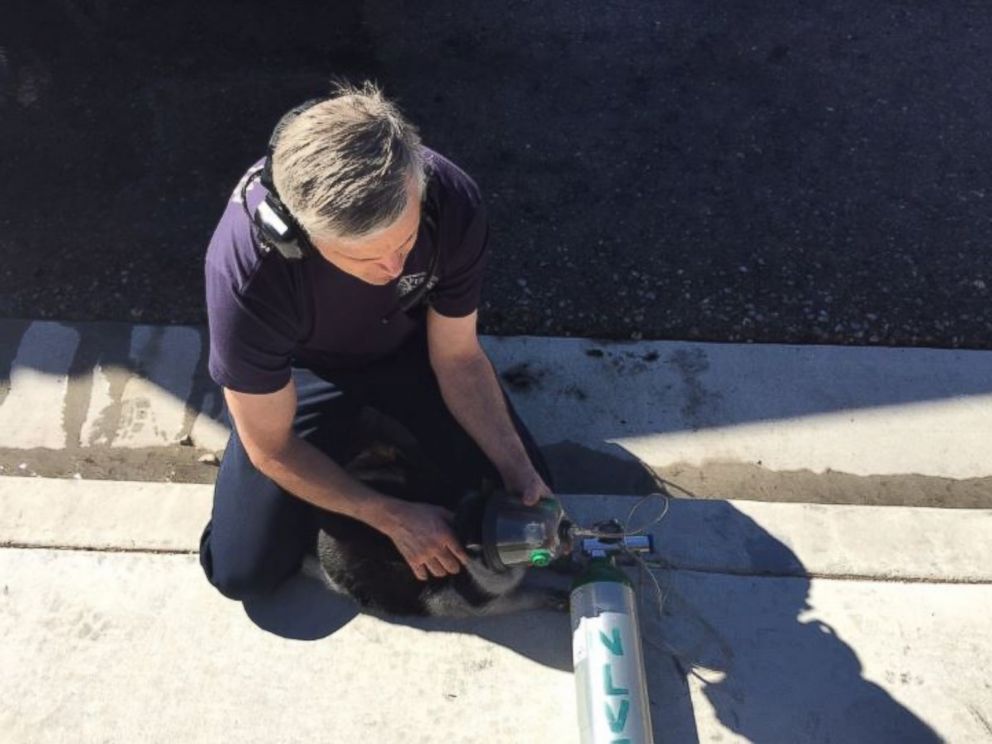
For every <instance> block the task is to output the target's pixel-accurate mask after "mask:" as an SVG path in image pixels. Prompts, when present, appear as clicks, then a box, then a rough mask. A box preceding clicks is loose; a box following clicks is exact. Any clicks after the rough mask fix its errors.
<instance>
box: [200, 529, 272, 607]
mask: <svg viewBox="0 0 992 744" xmlns="http://www.w3.org/2000/svg"><path fill="white" fill-rule="evenodd" d="M210 527H211V526H210V524H207V526H206V528H205V529H204V530H203V536H202V537H201V538H200V566H201V567H202V568H203V573H204V574H205V575H206V577H207V581H209V582H210V583H211V584H212V585H213V587H214V588H215V589H217V591H219V592H220V593H221V594H223V595H224V596H225V597H227V598H228V599H233V600H237V601H244V600H248V599H254V598H256V597H260V596H263V595H265V594H269V593H270V592H272V591H273V590H274V589H275V588H276V587H277V586H278V585H279V583H280V580H279V578H278V577H273V576H271V575H267V574H266V573H265V572H264V571H261V570H259V567H257V566H253V565H250V564H249V563H247V562H241V563H238V562H235V561H229V560H224V559H223V557H221V559H220V560H218V557H217V556H216V555H215V554H214V551H213V548H212V546H211V543H210Z"/></svg>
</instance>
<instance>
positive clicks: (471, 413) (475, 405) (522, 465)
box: [427, 308, 551, 504]
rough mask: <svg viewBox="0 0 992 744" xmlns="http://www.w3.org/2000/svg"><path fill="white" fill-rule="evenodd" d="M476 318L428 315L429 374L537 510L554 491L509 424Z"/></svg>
mask: <svg viewBox="0 0 992 744" xmlns="http://www.w3.org/2000/svg"><path fill="white" fill-rule="evenodd" d="M477 317H478V313H476V312H473V313H472V314H471V315H467V316H465V317H463V318H449V317H446V316H444V315H441V314H440V313H437V312H436V311H434V310H433V308H432V309H429V310H428V314H427V340H428V350H429V353H430V360H431V368H432V369H433V370H434V374H435V375H436V376H437V380H438V385H439V386H440V388H441V395H442V397H443V398H444V402H445V404H446V405H447V406H448V410H450V411H451V414H452V415H453V416H454V417H455V419H456V420H457V421H458V423H459V424H461V425H462V427H463V428H464V429H465V431H467V432H468V433H469V435H470V436H471V437H472V438H473V439H474V440H475V441H476V443H477V444H478V445H479V447H480V448H481V449H482V451H483V452H484V453H485V454H486V455H487V456H488V457H489V459H490V460H491V461H492V463H493V464H494V465H495V466H496V468H497V470H499V472H500V475H501V476H502V477H503V483H504V485H505V486H506V488H507V489H508V490H510V491H513V492H516V493H519V494H520V496H521V498H522V499H523V501H524V503H526V504H535V503H537V501H538V499H539V498H541V497H542V496H545V495H550V494H551V491H550V489H549V488H548V486H547V484H546V483H545V482H544V480H543V479H542V478H541V476H540V475H539V474H538V473H537V471H536V470H535V469H534V465H533V463H532V462H531V461H530V457H529V456H528V454H527V451H526V449H525V448H524V445H523V442H521V441H520V437H519V436H518V435H517V431H516V429H515V428H514V426H513V422H512V420H511V419H510V413H509V411H508V410H507V407H506V401H505V399H504V397H503V390H502V388H501V387H500V384H499V380H497V379H496V372H495V370H493V365H492V363H491V362H490V361H489V357H487V356H486V353H485V351H483V349H482V346H481V345H480V344H479V337H478V334H477V331H476V323H477Z"/></svg>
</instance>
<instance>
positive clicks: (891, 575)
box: [0, 478, 992, 744]
mask: <svg viewBox="0 0 992 744" xmlns="http://www.w3.org/2000/svg"><path fill="white" fill-rule="evenodd" d="M565 500H566V505H567V508H568V509H569V511H570V512H571V513H573V514H574V515H575V516H576V517H577V518H579V519H580V520H582V521H586V520H591V519H593V518H597V517H604V516H618V517H620V518H623V517H625V516H626V514H627V512H628V510H629V508H630V506H631V505H632V504H633V503H634V500H633V499H631V498H629V497H592V496H573V497H565ZM208 509H209V487H207V486H197V485H160V484H147V483H145V484H135V483H125V484H112V483H102V484H96V483H90V482H85V481H83V482H72V481H56V482H51V481H46V480H43V479H25V478H7V479H0V545H3V546H6V547H4V548H3V549H0V572H2V576H3V577H4V578H3V581H2V584H3V588H2V590H0V591H2V597H3V599H2V601H0V639H2V642H0V665H2V668H3V669H4V674H3V675H2V676H0V699H2V700H4V701H5V702H4V704H3V705H2V706H0V740H3V741H5V742H6V741H10V742H14V743H15V744H19V743H20V742H63V741H65V742H69V741H73V742H75V741H80V740H81V741H109V742H118V741H120V742H125V741H126V742H132V741H142V742H146V741H147V742H166V741H168V742H174V741H183V742H214V741H218V740H223V741H244V742H255V741H257V742H271V741H331V742H338V741H340V742H345V741H355V740H357V739H358V738H359V737H363V738H366V739H371V740H376V741H410V742H434V741H456V742H473V743H474V742H479V743H480V744H482V743H483V742H486V743H487V744H491V743H492V742H499V743H502V742H506V743H507V744H516V743H517V742H531V741H549V742H556V743H557V742H562V743H563V744H568V743H570V742H575V741H577V738H576V734H575V707H574V705H575V704H574V697H573V689H572V685H573V681H572V676H571V672H570V670H571V656H570V650H569V643H570V638H569V630H568V622H567V619H566V618H565V617H564V616H560V615H553V614H548V613H525V614H521V615H518V616H515V617H506V618H486V619H482V620H476V621H471V622H466V621H459V622H454V621H430V622H427V621H418V622H404V621H399V620H397V621H394V622H387V621H384V620H380V619H376V618H372V617H369V616H364V615H360V614H358V615H356V613H355V611H354V609H353V608H352V607H351V606H350V605H349V604H348V603H346V602H342V601H339V600H337V599H335V598H333V597H330V596H328V595H326V594H325V593H323V592H322V591H320V590H319V588H318V587H317V586H316V585H314V584H313V583H311V582H310V581H309V580H307V579H303V578H299V579H297V580H294V581H291V582H289V583H288V584H287V585H286V586H285V587H284V588H283V590H282V591H281V592H280V593H279V595H278V596H275V597H273V598H271V599H269V600H267V601H265V602H258V603H254V604H250V605H247V606H244V607H242V605H240V604H238V603H233V602H230V601H227V600H225V599H224V598H223V597H221V596H220V595H218V594H217V593H216V592H214V591H213V590H212V589H211V588H210V587H209V586H208V585H207V584H206V582H205V580H204V579H203V576H202V573H201V571H200V569H199V566H198V564H197V558H196V556H195V555H194V554H192V553H190V552H189V551H191V550H194V549H195V545H196V538H197V537H198V534H199V529H200V527H201V526H202V522H203V519H204V518H205V515H206V513H207V511H208ZM642 510H643V512H644V513H643V514H641V513H640V511H639V512H638V516H637V518H635V520H634V522H635V523H636V522H639V521H640V519H641V517H644V518H647V517H649V516H650V514H649V513H648V512H655V509H654V507H652V505H651V504H645V505H644V506H643V507H642ZM655 513H656V512H655ZM990 519H992V513H990V512H989V511H985V510H954V511H941V510H926V509H901V508H897V507H887V508H881V507H827V506H811V505H795V504H755V503H746V502H737V503H734V502H718V501H710V502H692V501H677V502H673V504H672V508H671V511H670V512H669V514H668V516H667V517H666V518H665V520H664V521H662V522H661V523H660V524H658V525H657V526H655V527H654V528H653V530H652V531H653V533H654V535H655V538H656V541H657V545H658V548H659V550H658V553H659V558H661V559H663V560H664V561H666V562H668V563H669V564H670V566H671V568H669V569H668V570H665V571H658V572H657V575H658V577H659V579H660V580H661V583H662V585H663V586H664V587H665V590H666V592H667V598H666V603H665V614H664V617H663V618H662V619H661V621H660V622H659V621H658V620H657V618H656V617H655V616H654V615H652V614H651V613H650V612H646V613H645V616H644V623H643V629H644V634H645V636H646V639H647V642H648V651H647V657H648V658H647V665H648V669H649V670H650V671H649V676H650V694H651V699H652V716H653V720H654V725H655V730H656V736H657V740H658V741H659V742H661V741H673V742H679V743H681V742H694V741H717V740H719V741H759V742H800V741H801V742H827V741H833V742H836V741H844V742H872V743H873V744H874V743H877V742H900V743H902V742H917V741H938V740H944V741H954V742H958V741H961V742H977V741H992V693H990V690H989V686H988V684H987V680H986V679H985V677H986V675H985V671H984V670H985V669H986V668H987V667H988V665H989V663H990V662H992V640H990V638H989V635H988V632H987V628H986V625H987V618H988V616H989V614H990V612H992V569H990V568H989V567H990V566H992V561H990V560H989V558H990V557H992V554H990V551H992V540H990V537H992V530H990V527H989V524H990V522H989V520H990ZM12 546H33V547H12ZM152 551H154V552H152ZM851 577H857V578H851ZM645 596H650V594H649V593H648V588H645ZM662 644H666V645H667V646H670V647H672V648H675V649H677V650H678V652H679V656H680V657H681V658H680V659H679V660H678V662H677V663H676V660H675V659H674V657H673V656H672V654H671V653H670V652H669V651H668V650H667V648H665V646H663V645H662Z"/></svg>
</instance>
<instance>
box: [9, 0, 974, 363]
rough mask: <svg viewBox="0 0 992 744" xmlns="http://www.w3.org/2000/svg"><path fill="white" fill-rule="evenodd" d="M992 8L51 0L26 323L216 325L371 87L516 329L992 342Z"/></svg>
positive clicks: (21, 164)
mask: <svg viewBox="0 0 992 744" xmlns="http://www.w3.org/2000/svg"><path fill="white" fill-rule="evenodd" d="M990 46H992V7H990V6H989V5H988V4H987V3H984V2H968V1H964V0H963V1H962V2H956V3H940V2H937V1H936V0H930V1H928V2H922V3H912V4H906V3H904V2H901V1H899V0H884V1H881V2H876V3H870V4H867V5H866V4H864V3H862V2H858V1H857V0H831V2H827V3H812V2H798V3H797V2H784V1H782V2H779V1H776V2H768V3H760V4H756V3H745V2H731V3H726V2H689V1H688V0H673V1H672V2H666V3H653V2H646V1H643V2H634V1H629V2H608V3H588V2H565V3H556V4H552V5H540V6H539V5H535V4H534V3H531V2H523V1H521V0H515V1H511V2H505V3H486V2H482V1H481V0H470V1H468V2H461V3H458V4H448V3H436V2H432V3H415V4H409V3H402V2H400V1H399V0H367V1H366V2H363V3H335V4H327V3H315V2H309V3H294V4H290V5H286V4H283V5H278V4H277V5H273V4H271V3H259V2H246V3H234V2H231V1H230V0H223V1H222V2H216V3H192V2H177V3H169V4H168V5H161V6H149V5H148V4H146V3H138V2H134V1H133V0H129V1H127V2H120V3H113V4H110V3H94V2H84V1H83V0H69V1H68V2H56V0H39V2H34V3H30V4H29V3H18V4H16V7H15V8H13V9H9V10H8V11H7V12H5V15H4V23H3V26H2V28H0V163H2V170H3V178H2V179H0V255H2V256H3V259H4V260H3V265H2V268H0V316H5V317H20V318H28V319H36V318H53V319H62V320H97V319H103V320H123V321H142V322H155V323H201V322H202V321H203V318H204V310H203V301H202V278H201V274H202V270H201V264H202V256H203V252H204V249H205V246H206V244H207V241H208V239H209V237H210V234H211V231H212V229H213V227H214V225H215V223H216V220H217V218H218V217H219V214H220V211H221V208H222V205H223V203H224V200H225V199H226V197H227V195H228V194H229V192H230V190H231V188H232V187H233V185H234V184H235V182H236V181H237V179H238V176H239V174H240V173H241V172H242V171H243V169H244V168H245V167H246V166H247V165H248V164H249V163H250V162H252V161H253V160H254V159H255V158H257V157H258V156H259V154H260V153H261V152H262V150H263V147H264V144H265V142H266V140H267V137H268V134H269V131H270V129H271V126H272V124H273V123H274V121H275V120H276V119H277V118H278V116H279V115H280V114H281V113H282V112H283V111H284V110H285V109H287V108H289V107H290V106H292V105H293V104H295V103H297V102H299V101H300V100H303V99H306V98H309V97H311V96H314V95H319V94H320V93H322V92H323V91H324V90H326V87H327V80H328V78H329V77H330V76H331V75H335V74H337V75H344V76H348V77H351V78H352V79H361V78H364V77H372V78H375V79H377V80H379V81H380V83H381V84H382V85H383V86H384V88H385V90H386V91H387V93H388V94H390V95H392V96H394V97H397V98H398V99H399V100H400V102H401V105H402V106H403V108H404V109H405V110H406V111H407V112H408V114H409V116H410V117H411V118H412V119H413V120H414V121H415V122H417V123H418V124H419V125H420V127H421V129H422V131H423V135H424V138H425V140H426V142H427V143H428V144H430V145H432V146H434V147H436V148H437V149H439V150H441V151H443V152H445V153H446V154H448V155H449V156H450V157H452V158H453V159H454V160H455V161H456V162H458V163H460V164H461V165H462V166H463V167H465V168H466V169H467V170H468V171H469V172H470V173H471V174H472V175H473V176H474V177H475V178H476V179H477V180H478V181H479V183H480V185H481V186H482V189H483V192H484V194H485V196H486V198H487V200H488V203H489V204H490V205H491V209H492V217H493V241H492V249H493V253H494V260H493V262H492V265H491V270H490V273H489V278H488V284H487V288H486V292H485V294H484V304H483V308H482V326H483V329H484V330H485V331H486V332H488V333H493V334H498V335H506V334H519V333H529V334H536V335H557V336H565V335H577V336H584V337H602V338H612V339H632V338H634V339H636V338H646V339H680V340H715V341H741V342H749V341H757V342H778V343H809V342H816V343H836V344H848V345H850V344H854V345H901V346H938V347H970V348H981V349H987V348H990V347H992V309H990V308H992V303H990V302H989V298H990V292H992V273H990V270H989V264H988V259H987V256H988V245H989V241H990V236H992V221H990V219H989V215H990V209H989V205H990V199H992V191H990V190H989V180H988V164H989V162H990V155H992V139H990V137H989V121H990V120H992V116H990V114H992V111H990V106H992V96H990V95H989V94H990V86H992V84H990V82H989V78H988V75H987V74H986V67H987V65H986V64H985V60H987V59H988V58H989V56H990V52H992V49H990Z"/></svg>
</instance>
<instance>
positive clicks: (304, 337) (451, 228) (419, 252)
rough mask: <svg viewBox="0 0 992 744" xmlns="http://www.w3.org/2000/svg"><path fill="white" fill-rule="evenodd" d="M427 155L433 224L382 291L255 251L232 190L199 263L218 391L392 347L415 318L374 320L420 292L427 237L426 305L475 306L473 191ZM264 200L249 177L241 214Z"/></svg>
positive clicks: (482, 213)
mask: <svg viewBox="0 0 992 744" xmlns="http://www.w3.org/2000/svg"><path fill="white" fill-rule="evenodd" d="M426 157H427V161H428V165H429V167H430V169H431V178H432V179H435V184H434V187H435V188H437V198H436V200H435V202H434V203H435V205H436V212H437V213H436V215H435V220H436V228H435V229H431V227H430V225H429V224H428V221H427V220H424V219H421V221H420V230H419V232H418V234H417V239H416V242H415V243H414V246H413V250H412V251H411V252H410V254H409V255H408V256H407V259H406V264H405V265H404V267H403V273H402V274H401V275H400V277H399V278H398V279H397V280H396V281H393V282H390V283H389V284H387V285H384V286H374V285H371V284H367V283H365V282H363V281H362V280H361V279H358V278H356V277H353V276H351V275H350V274H346V273H345V272H343V271H341V270H340V269H338V268H337V267H336V266H334V265H333V264H331V263H329V262H328V261H326V260H324V259H323V258H321V257H319V256H314V257H311V258H307V259H305V260H303V261H288V260H286V259H285V258H283V257H282V256H281V255H279V254H278V253H277V252H276V251H269V252H265V251H263V250H262V249H261V247H260V245H259V243H258V240H257V237H256V235H255V232H254V228H253V226H252V224H251V222H250V220H249V218H248V215H246V214H245V209H244V207H243V206H242V204H241V191H242V189H241V186H242V185H243V183H244V181H242V183H239V184H238V187H237V188H236V189H235V191H234V194H233V195H232V197H231V200H230V201H229V202H228V205H227V208H226V209H225V210H224V214H223V216H222V217H221V220H220V224H218V225H217V229H216V230H215V231H214V235H213V238H211V240H210V246H209V248H208V249H207V258H206V290H207V318H208V322H209V327H210V361H209V364H208V368H209V370H210V376H211V377H212V378H213V380H214V381H215V382H216V383H217V384H218V385H223V386H224V387H227V388H230V389H231V390H236V391H239V392H244V393H271V392H274V391H276V390H279V389H281V388H282V387H283V386H285V385H286V383H287V382H288V381H289V378H290V369H291V367H293V366H300V367H307V368H309V369H313V370H315V371H317V372H320V371H322V370H324V371H332V370H335V369H358V368H361V367H362V366H364V365H365V364H367V363H369V362H371V361H373V360H375V359H378V358H380V357H383V356H385V355H386V354H388V353H389V352H391V351H394V350H395V349H397V348H398V347H399V346H400V345H401V344H402V343H403V341H405V340H406V339H408V338H409V337H410V336H411V334H412V333H413V332H414V331H415V330H416V329H417V327H418V325H419V324H422V323H423V320H422V313H421V314H419V315H418V314H410V315H408V314H407V313H404V312H398V313H395V314H393V315H391V316H390V320H389V322H388V323H385V324H384V323H383V322H382V318H383V317H384V316H388V315H390V311H392V310H394V309H395V308H396V307H397V306H398V305H399V303H400V299H399V298H400V296H401V295H402V294H405V292H407V291H415V290H416V288H417V287H418V286H419V284H420V282H421V281H422V280H423V277H424V275H425V274H426V272H427V269H428V268H429V265H430V260H431V255H432V253H433V250H434V246H435V241H436V246H437V248H438V250H439V251H440V254H439V257H438V264H437V269H436V270H435V272H434V276H433V277H431V281H432V282H436V285H435V286H434V287H433V289H431V291H430V303H431V306H432V307H433V308H434V309H435V310H436V311H437V312H438V313H440V314H441V315H446V316H449V317H455V318H457V317H463V316H465V315H469V314H470V313H471V312H472V311H474V310H475V309H476V308H477V307H478V305H479V292H480V288H481V281H482V269H483V266H484V264H485V259H486V246H487V242H488V234H489V229H488V221H487V217H486V210H485V207H484V205H483V203H482V199H481V197H480V195H479V189H478V187H477V186H476V184H475V182H474V181H473V180H472V179H471V178H470V177H469V176H468V175H467V174H466V173H465V172H464V171H462V170H461V169H460V168H459V167H458V166H456V165H455V164H454V163H452V162H451V161H449V160H448V159H446V158H445V157H443V156H442V155H439V154H438V153H435V152H433V151H430V150H428V151H426ZM259 165H260V163H257V164H256V165H255V166H253V168H252V169H251V170H249V171H248V173H247V174H246V176H245V177H246V178H247V176H248V175H249V174H252V173H253V172H255V171H256V170H257V167H258V166H259ZM264 196H265V188H264V187H263V186H262V185H261V184H260V183H259V182H258V179H254V180H252V181H250V182H249V187H248V189H247V192H246V201H247V205H248V210H249V211H250V212H254V210H255V208H256V207H257V206H258V204H259V202H261V200H262V198H263V197H264ZM425 209H427V207H426V205H425Z"/></svg>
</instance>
